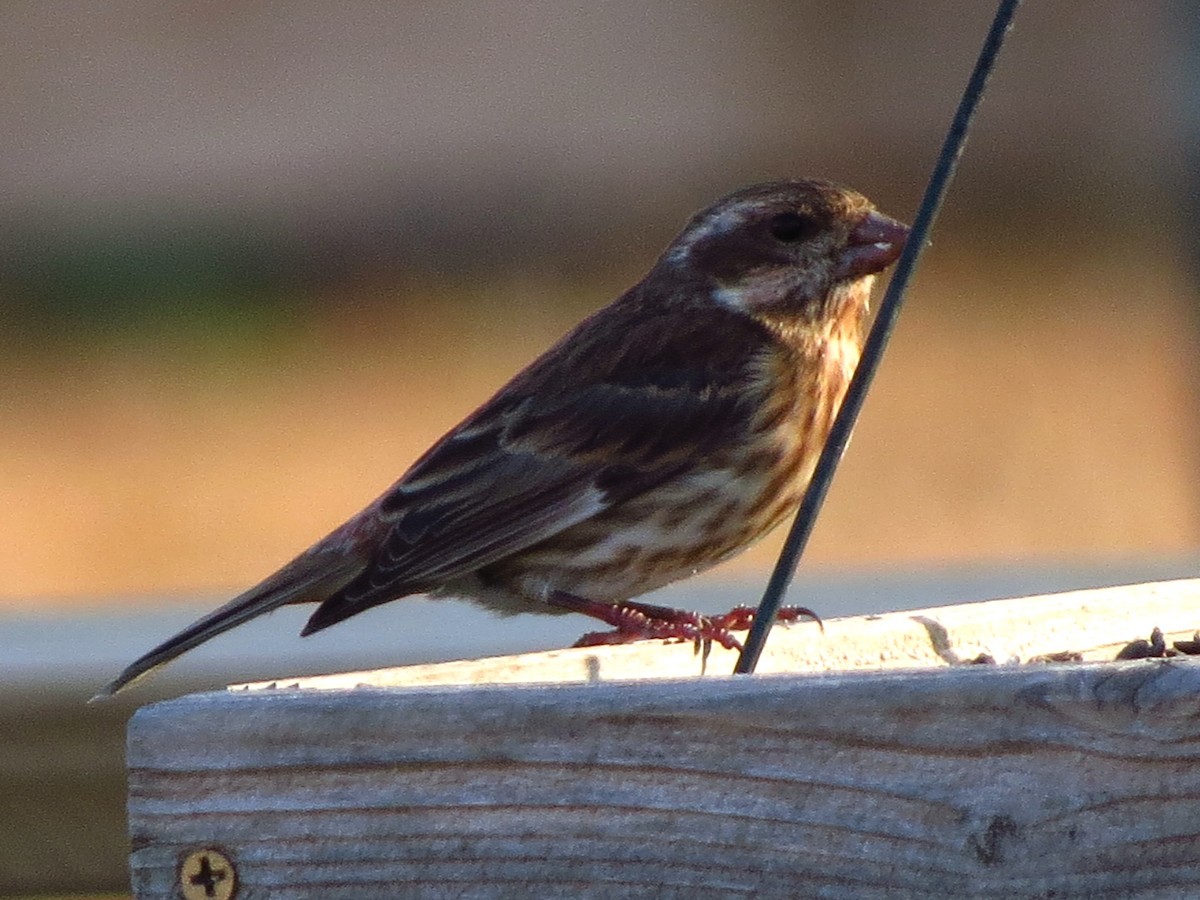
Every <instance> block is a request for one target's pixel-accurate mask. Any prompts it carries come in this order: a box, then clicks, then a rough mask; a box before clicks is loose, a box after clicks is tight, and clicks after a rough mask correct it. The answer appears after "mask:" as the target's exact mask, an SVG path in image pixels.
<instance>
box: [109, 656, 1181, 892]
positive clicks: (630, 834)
mask: <svg viewBox="0 0 1200 900" xmlns="http://www.w3.org/2000/svg"><path fill="white" fill-rule="evenodd" d="M129 775H130V781H129V790H130V800H129V811H130V824H131V829H132V837H133V847H134V850H133V855H132V870H133V883H134V888H135V891H136V894H137V896H138V897H139V898H166V897H176V896H179V895H178V893H177V889H176V879H177V871H176V870H177V867H178V865H179V863H180V861H181V859H182V858H183V857H184V856H186V855H187V854H188V853H189V852H191V851H194V850H196V849H199V848H206V847H211V848H214V849H217V850H219V851H220V852H221V853H222V854H224V855H225V857H227V858H228V859H229V860H231V861H232V863H233V865H234V866H236V870H237V877H238V880H239V893H238V896H239V897H242V898H276V897H288V898H326V900H328V898H380V897H409V896H415V897H522V898H526V897H568V896H569V897H668V898H670V897H688V898H697V897H739V896H747V897H749V896H753V897H781V898H782V897H803V896H813V897H856V898H861V897H867V898H872V897H950V896H953V897H997V898H999V897H1049V896H1053V897H1095V896H1101V895H1104V896H1121V897H1176V896H1189V895H1192V894H1193V891H1194V889H1195V885H1196V883H1197V879H1198V878H1200V808H1198V806H1197V798H1198V797H1200V665H1198V664H1197V663H1196V662H1194V661H1192V660H1183V659H1171V660H1145V661H1138V662H1130V663H1110V664H1077V665H1064V666H1020V667H980V666H970V667H967V666H963V667H954V668H949V669H945V670H941V671H925V672H894V673H871V674H863V673H853V674H831V675H800V676H795V675H792V676H760V677H753V678H733V677H710V678H705V679H694V678H693V679H689V680H682V681H656V682H640V683H600V684H584V685H556V686H546V685H543V686H536V687H533V686H489V687H479V686H476V687H469V688H468V687H433V688H410V689H387V690H382V689H373V688H362V689H358V690H353V691H290V690H281V691H273V692H272V691H256V692H240V693H211V694H199V695H193V696H189V697H184V698H182V699H179V700H175V701H169V702H166V703H161V704H157V705H154V706H150V707H147V708H145V709H142V710H141V711H139V712H138V713H137V715H136V716H135V717H134V719H133V721H132V723H131V726H130V732H129Z"/></svg>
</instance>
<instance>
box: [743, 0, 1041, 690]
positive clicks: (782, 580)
mask: <svg viewBox="0 0 1200 900" xmlns="http://www.w3.org/2000/svg"><path fill="white" fill-rule="evenodd" d="M1020 5H1021V0H1001V2H1000V5H999V7H998V8H997V10H996V16H995V18H994V19H993V20H992V27H991V28H990V29H989V31H988V33H987V37H986V38H985V39H984V42H983V49H982V50H980V52H979V59H978V60H976V62H975V69H974V71H973V72H971V78H970V80H969V81H968V82H967V86H966V89H965V90H964V91H963V95H962V99H961V100H960V101H959V104H958V111H957V112H956V113H955V114H954V120H953V121H952V122H951V123H950V130H949V131H948V132H947V133H946V140H945V142H944V143H943V144H942V152H941V154H940V155H939V156H938V160H937V164H936V165H935V166H934V168H933V174H932V175H931V176H930V178H929V186H928V187H926V188H925V196H924V197H923V198H922V199H921V206H920V207H919V209H918V210H917V217H916V221H914V222H913V227H912V231H911V232H910V234H909V239H908V243H907V244H906V245H905V247H904V252H903V253H901V254H900V260H899V262H897V264H896V271H895V274H893V275H892V280H891V282H890V283H889V284H888V288H887V292H886V293H885V294H884V297H883V301H882V302H881V303H880V305H879V313H878V314H877V315H876V317H875V322H874V324H873V325H872V326H871V333H870V334H869V335H868V336H867V341H866V344H865V345H864V346H863V353H862V358H861V360H860V361H859V364H858V368H857V369H856V370H855V372H854V377H853V378H852V379H851V381H850V387H849V388H848V389H847V391H846V398H845V399H844V400H843V401H842V406H841V409H839V410H838V414H837V418H836V419H835V420H834V423H833V427H832V428H831V429H830V432H829V439H828V440H827V441H826V442H825V447H824V448H823V449H822V451H821V456H820V459H818V461H817V467H816V469H815V471H814V472H813V477H812V481H811V482H810V483H809V486H808V490H807V491H806V492H805V494H804V500H803V501H802V502H801V504H800V509H799V510H798V511H797V512H796V518H795V520H793V522H792V528H791V530H790V531H789V532H788V536H787V540H786V541H785V542H784V545H783V549H782V550H781V551H780V553H779V559H778V561H777V562H776V563H775V569H774V571H773V572H772V573H771V579H770V581H768V582H767V587H766V590H765V591H764V593H763V597H762V600H761V601H760V603H759V605H758V611H757V612H756V613H755V616H754V625H753V626H752V627H751V629H750V634H749V635H748V636H747V638H746V644H745V647H744V648H743V650H742V653H741V655H740V656H739V657H738V661H737V666H736V667H735V668H734V670H733V671H734V673H735V674H742V675H748V674H750V673H751V672H753V671H754V668H755V666H757V665H758V658H759V656H760V655H761V654H762V648H763V645H764V644H765V643H766V640H767V633H768V632H769V631H770V629H771V626H772V625H773V624H774V623H775V616H776V614H777V613H778V612H779V606H780V604H781V603H782V601H783V595H784V593H785V592H786V591H787V588H788V585H789V584H790V583H791V580H792V576H793V575H795V572H796V564H797V563H798V562H799V561H800V556H801V555H802V554H803V553H804V548H805V546H806V545H807V544H808V538H809V536H810V535H811V534H812V529H813V524H814V523H815V522H816V519H817V515H818V513H820V511H821V505H822V504H823V503H824V502H825V495H826V494H827V493H828V492H829V484H830V482H831V481H832V480H833V475H834V472H836V471H837V465H838V462H839V461H840V460H841V458H842V454H843V453H844V452H845V449H846V443H847V442H848V441H849V440H850V432H851V431H852V430H853V429H854V423H855V421H856V420H857V419H858V414H859V411H860V410H861V409H862V405H863V400H864V399H865V397H866V394H867V389H868V388H869V387H870V386H871V380H872V379H873V378H874V377H875V372H876V370H877V369H878V368H879V362H880V359H881V358H882V357H883V351H884V349H885V348H886V347H887V342H888V338H889V337H891V333H892V329H893V328H894V327H895V324H896V319H897V317H898V316H899V314H900V306H901V304H902V303H903V300H904V292H905V290H906V289H907V287H908V282H909V280H910V279H911V278H912V274H913V271H914V269H915V268H916V265H917V260H918V259H919V258H920V256H921V251H922V250H924V249H925V243H926V238H927V236H928V235H929V231H930V229H931V228H932V227H933V223H934V220H935V219H936V218H937V214H938V211H939V210H940V209H941V206H942V201H943V200H944V199H945V197H946V191H947V189H948V188H949V186H950V182H951V180H952V179H953V178H954V172H955V170H956V169H957V168H958V161H959V158H960V157H961V156H962V152H963V148H964V146H965V145H966V141H967V132H968V130H969V129H970V127H971V123H972V121H973V120H974V118H975V113H976V111H977V110H978V108H979V102H980V100H982V99H983V92H984V88H985V87H987V82H988V78H989V77H991V74H992V70H993V68H995V65H996V57H997V55H998V54H999V53H1000V48H1001V47H1002V46H1003V45H1004V39H1005V38H1006V37H1007V36H1008V32H1009V29H1010V28H1011V27H1012V21H1013V16H1014V15H1016V12H1017V7H1019V6H1020Z"/></svg>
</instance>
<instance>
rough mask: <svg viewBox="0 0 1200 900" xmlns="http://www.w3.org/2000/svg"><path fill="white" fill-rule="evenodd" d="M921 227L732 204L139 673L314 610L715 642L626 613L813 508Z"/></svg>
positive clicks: (824, 206) (758, 193) (330, 617)
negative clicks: (356, 508)
mask: <svg viewBox="0 0 1200 900" xmlns="http://www.w3.org/2000/svg"><path fill="white" fill-rule="evenodd" d="M907 235H908V229H907V228H906V227H905V226H904V225H902V224H900V223H898V222H895V221H893V220H891V219H889V218H887V217H885V216H883V215H880V214H879V213H878V212H876V211H875V210H874V208H873V207H872V206H871V204H870V202H869V201H868V200H867V199H866V198H865V197H863V196H862V195H860V194H858V193H856V192H854V191H851V190H848V189H846V188H842V187H838V186H836V185H833V184H830V183H828V182H824V181H784V182H775V183H770V184H762V185H757V186H754V187H749V188H746V189H744V190H741V191H738V192H736V193H734V194H731V195H730V196H728V197H726V198H724V199H723V200H719V201H718V202H716V203H715V204H713V205H712V206H710V207H708V208H707V209H705V210H703V211H702V212H700V213H697V214H696V215H695V216H694V217H693V218H692V219H691V221H690V222H688V224H687V226H686V227H685V228H684V229H683V231H682V232H681V233H680V234H679V236H678V237H676V238H675V240H674V241H673V242H672V243H671V245H670V246H669V247H667V249H666V251H665V252H664V253H663V254H662V256H661V257H660V258H659V260H658V261H657V262H656V263H655V264H654V267H653V268H652V269H651V270H650V272H649V274H647V275H646V277H645V278H643V279H642V281H641V282H639V283H638V284H637V285H635V286H634V287H633V288H631V289H630V290H629V291H627V292H626V293H625V294H624V295H622V296H621V297H620V298H619V299H617V300H616V301H615V302H613V303H612V304H610V305H609V306H607V307H605V308H603V309H601V310H600V311H598V312H596V313H594V314H593V315H591V316H590V317H589V318H587V319H585V320H584V321H583V322H582V323H580V324H579V325H578V326H577V327H576V328H575V329H574V330H573V331H571V332H570V333H569V334H568V335H567V336H566V337H564V338H563V339H562V340H560V341H559V342H558V343H557V344H555V345H554V346H553V347H551V348H550V349H549V350H548V351H547V352H546V353H545V354H543V355H542V356H541V357H539V358H538V359H537V360H535V361H534V362H533V363H532V364H530V365H529V366H528V367H527V368H526V369H525V370H524V371H522V372H521V373H519V374H518V375H517V376H516V377H515V378H513V379H512V381H510V382H509V383H508V384H506V385H505V386H504V387H503V388H501V389H500V391H499V392H498V393H497V394H496V395H495V396H494V397H492V398H491V399H490V400H488V401H487V402H486V403H484V404H483V405H482V406H481V407H479V409H477V410H476V411H475V412H473V413H471V415H469V416H468V417H467V418H466V419H465V420H464V421H463V422H462V423H461V424H459V425H458V426H457V427H455V428H454V429H452V430H451V431H450V432H449V433H448V434H447V435H445V436H444V437H443V438H442V439H441V440H439V441H438V442H437V443H436V444H434V445H433V447H431V448H430V449H429V451H428V452H426V453H425V455H424V456H422V457H421V458H420V459H418V460H417V461H416V462H415V463H414V464H413V465H412V467H411V468H409V470H408V471H407V472H406V473H405V474H404V476H403V477H402V478H401V479H400V480H399V481H397V482H396V483H395V484H394V485H392V486H391V487H390V488H388V490H387V491H385V492H384V493H383V494H382V495H381V496H380V497H378V498H377V499H376V500H375V501H374V502H372V503H371V504H370V505H369V506H367V508H366V509H364V510H363V511H362V512H360V513H359V514H358V515H356V516H354V517H353V518H352V519H350V520H349V521H348V522H346V523H345V524H343V525H341V526H340V527H339V528H337V529H335V530H334V531H333V532H332V533H331V534H329V535H328V536H327V537H325V538H323V539H322V540H320V541H318V542H317V543H316V544H314V545H313V546H312V547H310V548H309V549H308V550H305V551H304V552H303V553H301V554H300V555H299V556H297V557H296V558H295V559H294V560H292V561H291V562H289V563H288V564H287V565H285V566H284V567H283V568H281V569H280V570H279V571H277V572H275V573H274V574H273V575H271V576H269V577H268V578H267V579H266V580H265V581H263V582H262V583H260V584H258V585H256V586H255V587H252V588H250V590H248V591H246V592H245V593H243V594H241V595H240V596H238V597H235V598H234V599H233V600H231V601H230V602H229V603H227V604H226V605H225V606H222V607H221V608H220V609H218V610H216V611H214V612H212V613H210V614H209V615H207V616H205V617H204V618H202V619H200V620H199V621H197V622H196V623H195V624H193V625H191V626H190V627H188V628H186V629H185V630H184V631H182V632H180V633H179V634H178V635H176V636H175V637H172V638H171V639H169V640H167V641H166V642H164V643H163V644H161V645H159V646H158V647H156V648H154V649H153V650H151V651H150V652H149V653H147V654H146V655H145V656H143V657H142V658H141V659H139V660H137V661H136V662H134V663H133V664H132V665H130V666H129V667H128V668H127V669H126V670H125V671H124V672H122V673H121V674H120V675H119V676H118V677H117V679H116V680H115V681H113V682H112V683H111V684H109V685H108V686H107V687H106V688H105V689H104V693H106V694H111V693H114V692H116V691H118V690H120V689H121V688H123V687H125V686H126V685H128V684H129V683H130V682H132V681H133V680H134V679H136V678H138V677H140V676H142V675H144V674H145V673H147V672H149V671H150V670H152V669H154V668H157V667H158V666H160V665H162V664H164V663H166V662H168V661H170V660H171V659H174V658H175V657H176V656H178V655H179V654H181V653H183V652H184V651H186V650H189V649H190V648H192V647H195V646H197V645H198V644H201V643H203V642H205V641H207V640H209V639H210V638H212V637H215V636H216V635H218V634H221V633H222V632H224V631H227V630H228V629H230V628H233V627H234V626H236V625H239V624H241V623H242V622H245V621H248V620H249V619H252V618H254V617H256V616H259V615H262V614H263V613H266V612H270V611H271V610H273V609H276V608H278V607H280V606H283V605H285V604H290V603H316V604H319V605H318V606H317V608H316V610H315V611H314V612H313V614H312V616H311V618H309V620H308V624H307V625H306V626H305V627H304V630H303V632H302V633H303V634H306V635H307V634H312V633H314V632H316V631H320V630H321V629H323V628H327V627H328V626H330V625H333V624H335V623H337V622H340V621H341V620H342V619H345V618H348V617H349V616H352V615H355V614H357V613H360V612H363V611H364V610H367V609H370V608H371V607H373V606H378V605H379V604H381V603H386V602H388V601H390V600H396V599H399V598H401V597H406V596H409V595H411V594H434V595H442V596H446V595H449V596H456V597H463V598H466V599H470V600H473V601H475V602H477V603H480V604H482V605H484V606H486V607H489V608H492V609H494V610H498V611H501V612H505V613H514V612H547V613H548V612H561V611H575V612H582V613H585V614H587V615H590V616H594V617H596V618H600V619H602V620H604V621H606V622H608V623H609V624H611V625H614V626H616V627H617V631H616V632H615V633H614V634H613V635H612V636H611V637H607V636H605V635H599V636H593V641H594V642H607V641H609V640H626V639H630V638H634V637H641V636H684V637H702V638H706V639H711V638H714V637H715V638H717V639H720V640H721V641H722V642H723V643H727V644H728V640H727V639H726V637H727V631H725V630H724V628H723V626H720V625H713V624H712V622H711V621H709V620H706V619H704V618H703V617H697V616H695V615H694V614H687V613H682V612H676V611H673V610H669V609H663V608H661V607H655V606H649V605H646V604H639V603H637V602H635V601H632V600H631V598H633V597H636V596H638V595H639V594H643V593H645V592H647V591H650V590H653V589H655V588H657V587H660V586H662V585H664V584H667V583H668V582H671V581H675V580H677V579H680V578H685V577H687V576H689V575H692V574H694V573H696V572H699V571H701V570H702V569H706V568H708V567H709V566H712V565H714V564H716V563H719V562H721V561H722V560H724V559H727V558H729V557H730V556H732V555H733V554H735V553H737V552H738V551H740V550H742V549H744V548H745V547H746V546H747V545H748V544H750V543H751V542H753V541H755V540H756V539H758V538H760V537H762V536H763V535H764V534H766V533H767V532H768V531H770V530H771V529H772V528H774V527H775V526H776V525H778V524H779V523H780V522H781V521H783V520H784V519H785V518H786V517H787V516H788V515H789V514H790V513H792V512H793V511H794V510H795V509H796V507H797V505H798V504H799V502H800V499H801V497H802V496H803V494H804V491H805V489H806V487H807V486H808V482H809V479H810V478H811V476H812V472H813V468H814V466H815V465H816V461H817V457H818V455H819V454H820V451H821V447H822V445H823V444H824V442H825V439H826V436H827V435H828V433H829V429H830V425H831V423H832V421H833V417H834V415H835V414H836V413H837V410H838V406H839V405H840V404H841V402H842V397H843V396H844V394H845V391H846V387H847V385H848V384H849V381H850V377H851V375H852V374H853V372H854V368H855V366H856V365H857V363H858V356H859V350H860V348H861V345H862V339H863V321H864V318H865V316H866V313H867V306H868V301H869V298H870V291H871V285H872V282H873V281H874V277H875V274H876V273H878V272H880V271H882V270H883V269H885V268H886V267H887V266H889V265H890V264H891V263H893V262H894V261H895V260H896V258H897V257H898V256H899V254H900V251H901V249H902V247H903V245H904V241H905V239H906V237H907Z"/></svg>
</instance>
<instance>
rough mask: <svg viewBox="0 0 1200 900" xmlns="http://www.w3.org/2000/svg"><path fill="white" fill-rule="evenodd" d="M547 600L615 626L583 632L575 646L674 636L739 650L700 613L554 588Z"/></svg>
mask: <svg viewBox="0 0 1200 900" xmlns="http://www.w3.org/2000/svg"><path fill="white" fill-rule="evenodd" d="M547 602H548V603H550V605H551V606H557V607H559V608H560V609H569V610H570V611H571V612H577V613H583V615H585V616H591V617H592V618H593V619H599V620H600V621H601V622H606V623H607V624H609V625H611V626H613V628H614V629H615V630H614V631H593V632H590V633H588V634H585V635H584V636H583V637H581V638H580V639H579V640H578V641H576V642H575V646H576V647H595V646H598V645H601V644H628V643H630V642H632V641H641V640H654V639H659V640H672V639H674V640H682V641H693V642H695V643H696V644H697V645H700V644H708V643H711V642H712V641H716V642H717V643H718V644H720V645H721V646H722V647H725V648H727V649H729V650H740V649H742V645H741V642H740V641H738V639H737V638H735V637H734V636H733V635H732V634H730V633H729V629H728V628H723V627H719V626H715V625H713V623H712V622H711V620H710V619H709V618H708V617H707V616H703V615H701V614H700V613H695V612H688V611H687V610H682V609H672V608H671V607H669V606H655V605H654V604H652V603H638V602H637V601H635V600H626V601H625V602H624V603H601V602H598V601H595V600H586V599H584V598H583V597H576V596H575V595H574V594H568V593H566V592H565V591H554V592H553V593H552V594H551V595H550V596H549V597H548V598H547Z"/></svg>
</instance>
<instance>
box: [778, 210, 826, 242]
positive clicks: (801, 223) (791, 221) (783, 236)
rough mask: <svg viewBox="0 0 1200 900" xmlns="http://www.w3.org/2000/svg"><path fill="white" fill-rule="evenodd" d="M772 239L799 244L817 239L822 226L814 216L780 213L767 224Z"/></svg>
mask: <svg viewBox="0 0 1200 900" xmlns="http://www.w3.org/2000/svg"><path fill="white" fill-rule="evenodd" d="M767 228H768V230H769V231H770V232H771V237H773V238H775V240H777V241H781V242H783V243H785V244H798V243H800V242H801V241H807V240H808V239H809V238H811V237H815V236H816V234H817V232H818V231H820V230H821V226H820V224H819V223H818V222H817V220H816V219H814V218H813V217H812V216H805V215H801V214H800V213H794V212H785V213H780V214H779V215H777V216H775V217H774V218H773V219H771V221H770V222H768V223H767Z"/></svg>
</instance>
